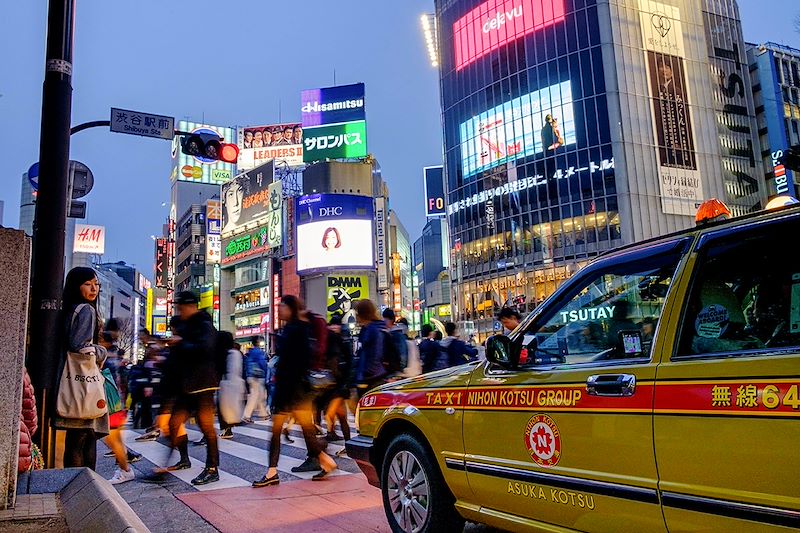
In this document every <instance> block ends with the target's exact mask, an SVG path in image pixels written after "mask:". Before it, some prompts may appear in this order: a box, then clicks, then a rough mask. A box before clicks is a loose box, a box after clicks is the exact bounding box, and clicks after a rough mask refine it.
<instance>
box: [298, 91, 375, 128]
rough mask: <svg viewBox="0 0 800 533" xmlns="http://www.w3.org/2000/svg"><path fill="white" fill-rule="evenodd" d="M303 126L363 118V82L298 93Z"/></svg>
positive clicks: (364, 117) (364, 115)
mask: <svg viewBox="0 0 800 533" xmlns="http://www.w3.org/2000/svg"><path fill="white" fill-rule="evenodd" d="M300 112H301V116H302V120H303V127H309V126H323V125H326V124H339V123H342V122H353V121H359V120H365V119H366V114H365V110H364V84H363V83H354V84H352V85H337V86H335V87H323V88H321V89H306V90H305V91H303V92H302V93H301V95H300Z"/></svg>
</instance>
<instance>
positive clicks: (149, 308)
mask: <svg viewBox="0 0 800 533" xmlns="http://www.w3.org/2000/svg"><path fill="white" fill-rule="evenodd" d="M153 305H155V302H154V300H153V289H152V288H150V289H147V300H146V302H145V313H146V314H145V319H144V327H145V328H147V331H149V332H150V333H153Z"/></svg>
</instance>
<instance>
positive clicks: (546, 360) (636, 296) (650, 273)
mask: <svg viewBox="0 0 800 533" xmlns="http://www.w3.org/2000/svg"><path fill="white" fill-rule="evenodd" d="M678 260H679V256H678V255H669V256H663V257H661V258H654V259H650V260H647V261H636V262H632V263H629V264H617V265H611V266H609V268H607V269H602V270H599V271H597V272H596V273H595V274H594V275H593V276H591V277H590V278H588V279H587V280H586V282H585V283H584V284H581V285H580V287H578V288H577V289H576V291H575V292H574V293H573V294H572V295H571V296H567V302H566V304H564V305H563V306H560V307H557V308H555V309H554V311H551V312H547V315H546V316H543V317H542V320H543V321H542V320H539V321H537V322H536V323H534V324H532V325H531V329H530V330H528V331H526V332H525V334H524V335H523V339H522V350H521V354H520V365H521V366H528V367H530V366H539V365H554V364H555V365H562V364H568V365H569V364H577V363H589V362H593V361H606V360H626V359H648V358H649V357H650V351H651V348H652V344H653V336H654V333H655V328H656V326H657V324H658V319H659V317H660V316H661V310H662V308H663V306H664V300H665V297H666V294H667V290H668V289H669V286H670V284H671V283H672V277H673V275H674V273H675V269H676V267H677V264H678Z"/></svg>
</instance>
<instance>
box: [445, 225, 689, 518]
mask: <svg viewBox="0 0 800 533" xmlns="http://www.w3.org/2000/svg"><path fill="white" fill-rule="evenodd" d="M687 245H688V242H687V239H685V238H684V239H681V240H677V241H669V242H665V243H661V244H657V245H650V246H648V247H647V248H644V249H633V250H629V251H628V252H625V253H620V254H616V255H614V256H609V257H608V258H605V259H602V260H600V261H597V262H595V263H593V264H592V265H590V266H589V267H587V268H586V269H585V270H584V271H582V273H581V274H579V276H578V277H576V278H573V279H572V280H571V281H570V282H568V283H567V284H566V285H565V286H563V287H562V288H561V289H559V291H558V292H557V293H556V294H555V295H554V296H553V297H552V298H551V299H549V300H548V301H547V302H546V303H545V304H544V305H543V306H542V307H541V308H540V309H541V311H540V312H538V313H537V314H536V315H535V316H533V317H531V318H530V319H529V320H527V321H526V322H525V323H523V324H522V325H521V326H520V327H519V328H517V330H516V331H514V332H513V333H512V335H511V340H512V343H513V346H515V347H517V349H520V350H521V353H520V365H519V367H518V369H516V370H506V369H503V368H500V367H498V366H496V365H493V364H492V363H490V362H486V363H484V364H483V365H482V366H481V367H479V368H478V369H476V371H475V373H473V376H472V379H471V381H470V386H469V389H468V394H467V399H466V402H465V404H464V445H465V452H466V453H465V459H464V464H463V465H458V467H461V468H463V469H464V470H465V471H466V472H467V478H468V481H469V484H470V488H471V489H472V491H473V494H474V495H475V499H476V502H477V503H478V504H479V505H480V506H481V511H480V512H481V513H482V514H483V515H484V516H487V517H490V518H491V517H500V518H501V519H503V520H506V521H511V523H514V524H516V525H517V526H516V527H517V528H521V527H522V526H523V525H524V524H527V525H528V526H529V528H531V529H533V530H536V529H537V527H541V528H548V527H550V526H553V525H555V526H561V527H566V528H570V529H576V530H580V531H608V532H616V531H663V530H664V529H665V526H664V519H663V516H662V514H661V508H660V506H659V499H658V495H657V481H658V476H657V472H656V465H655V458H654V454H653V416H652V415H653V413H652V407H653V383H654V378H655V373H656V365H657V362H658V360H659V354H658V353H651V352H652V346H657V345H658V343H657V342H654V340H655V339H657V338H658V336H659V335H660V334H661V331H660V329H659V328H658V320H659V318H660V317H661V314H662V311H663V310H664V309H665V308H666V305H667V303H668V298H669V296H668V294H669V292H668V291H669V288H670V286H671V282H672V278H673V276H674V274H675V271H676V267H677V265H678V264H679V262H680V261H681V260H682V258H683V255H684V251H685V250H686V247H687ZM649 326H653V327H654V329H651V328H650V327H649ZM653 334H655V339H654V337H653ZM453 466H456V465H453ZM508 523H509V522H506V524H508Z"/></svg>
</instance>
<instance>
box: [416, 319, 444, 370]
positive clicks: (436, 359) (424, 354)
mask: <svg viewBox="0 0 800 533" xmlns="http://www.w3.org/2000/svg"><path fill="white" fill-rule="evenodd" d="M420 336H421V337H422V341H421V342H420V343H419V357H420V359H421V360H422V372H423V373H427V372H433V371H434V370H441V369H443V368H447V363H446V361H445V359H444V357H443V356H442V350H441V348H440V346H439V342H438V341H437V340H436V336H435V334H434V331H433V326H431V325H430V324H423V325H422V329H421V330H420Z"/></svg>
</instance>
